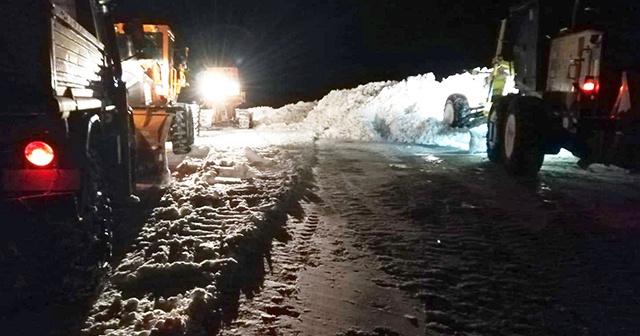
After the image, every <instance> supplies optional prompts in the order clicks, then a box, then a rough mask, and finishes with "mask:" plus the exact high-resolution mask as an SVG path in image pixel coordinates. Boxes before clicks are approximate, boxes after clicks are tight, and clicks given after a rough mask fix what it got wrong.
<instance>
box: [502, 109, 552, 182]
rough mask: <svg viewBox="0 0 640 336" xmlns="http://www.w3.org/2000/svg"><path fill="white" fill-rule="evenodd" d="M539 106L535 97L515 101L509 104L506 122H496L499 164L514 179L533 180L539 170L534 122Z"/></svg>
mask: <svg viewBox="0 0 640 336" xmlns="http://www.w3.org/2000/svg"><path fill="white" fill-rule="evenodd" d="M538 106H539V103H538V101H537V99H536V98H534V97H517V98H515V99H513V100H511V102H510V103H509V107H508V108H507V112H506V113H505V118H503V120H500V118H499V122H498V125H500V129H499V134H498V135H499V144H500V148H501V151H500V154H501V159H502V163H503V164H504V166H505V168H506V169H507V171H508V172H510V173H512V174H514V175H520V176H534V175H536V174H537V173H538V171H540V168H541V167H542V162H543V161H544V153H543V152H542V151H541V150H540V143H541V140H542V139H541V136H540V132H539V130H538V129H537V124H536V120H535V117H536V109H537V107H538Z"/></svg>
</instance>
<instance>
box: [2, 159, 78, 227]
mask: <svg viewBox="0 0 640 336" xmlns="http://www.w3.org/2000/svg"><path fill="white" fill-rule="evenodd" d="M0 174H1V179H0V181H1V182H2V184H1V189H0V216H5V215H7V216H10V217H13V218H15V216H25V215H38V216H43V217H45V218H47V219H50V220H54V221H58V220H63V221H64V220H68V219H75V218H77V217H78V208H77V202H76V196H77V194H78V191H79V190H80V187H81V184H80V181H81V179H80V172H79V171H78V170H62V169H37V170H34V169H15V170H11V169H4V170H2V171H0Z"/></svg>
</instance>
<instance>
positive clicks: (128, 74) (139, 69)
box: [114, 19, 200, 183]
mask: <svg viewBox="0 0 640 336" xmlns="http://www.w3.org/2000/svg"><path fill="white" fill-rule="evenodd" d="M114 26H115V31H116V38H117V42H118V48H119V52H120V54H121V55H122V58H123V60H122V79H123V81H124V82H125V83H126V86H127V93H128V101H129V105H130V106H131V108H132V109H133V113H132V114H133V120H134V124H135V129H136V136H137V143H138V145H139V147H141V149H140V150H139V151H138V154H139V155H138V172H139V174H140V175H141V176H145V177H146V179H147V180H148V182H150V183H166V182H168V180H169V174H168V168H167V165H166V151H165V143H166V142H167V141H170V142H171V144H172V151H173V152H174V153H175V154H188V153H189V152H191V145H193V143H194V139H195V128H194V118H195V119H197V118H198V116H199V113H200V107H199V105H198V104H191V103H185V102H178V97H179V95H180V93H181V91H182V89H183V88H184V87H185V86H187V84H188V83H187V79H186V70H187V57H188V52H189V49H188V48H184V49H183V50H178V49H177V48H176V47H175V44H176V38H175V34H174V33H173V31H172V30H171V28H170V27H169V26H168V25H166V24H150V23H142V22H141V21H140V20H137V19H132V20H130V21H129V22H119V23H116V24H115V25H114Z"/></svg>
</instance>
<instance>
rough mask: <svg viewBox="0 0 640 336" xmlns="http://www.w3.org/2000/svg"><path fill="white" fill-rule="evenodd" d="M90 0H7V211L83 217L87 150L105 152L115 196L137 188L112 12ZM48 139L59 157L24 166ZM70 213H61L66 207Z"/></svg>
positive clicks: (1, 33)
mask: <svg viewBox="0 0 640 336" xmlns="http://www.w3.org/2000/svg"><path fill="white" fill-rule="evenodd" d="M100 6H102V5H100V4H98V3H97V2H95V1H93V0H82V1H81V0H78V1H70V0H58V1H46V0H19V1H18V0H16V1H3V2H2V3H1V4H0V11H1V12H2V13H3V20H2V21H0V43H2V51H0V72H2V74H3V82H2V90H0V92H1V93H0V95H1V97H2V101H1V102H0V130H1V132H0V146H1V147H0V148H1V154H0V155H1V157H0V178H1V188H0V196H1V197H2V205H3V209H4V208H7V207H10V208H11V210H12V211H14V210H16V209H18V210H25V211H27V212H37V210H44V211H45V212H51V213H60V214H61V215H62V216H65V217H71V218H73V217H76V218H77V217H78V216H79V215H81V213H82V209H81V208H80V207H81V206H82V199H81V198H82V197H83V190H85V189H86V188H85V184H86V182H87V177H86V175H87V158H88V152H89V151H91V152H95V153H99V161H100V164H101V165H102V167H103V168H104V171H109V174H108V175H107V174H106V173H105V176H104V177H105V179H108V183H107V184H108V186H109V188H108V190H104V192H105V193H107V195H108V196H109V197H111V198H112V200H113V201H114V202H118V201H121V200H123V199H125V198H126V197H128V196H129V195H131V193H132V188H133V181H132V173H131V171H132V162H131V158H132V156H131V150H132V149H131V146H132V145H133V143H132V141H131V138H130V135H131V134H132V133H131V129H130V125H131V124H130V122H131V117H130V115H129V113H128V110H127V103H126V93H125V91H124V85H123V83H122V82H121V80H120V71H121V70H120V68H119V62H120V60H119V56H118V54H117V48H114V47H115V44H114V42H113V41H114V37H113V31H112V30H109V26H107V25H106V24H105V23H106V22H108V21H110V19H109V17H108V16H107V15H108V14H107V11H104V10H102V9H101V8H100ZM36 140H38V141H44V142H46V143H48V144H50V145H51V147H53V149H54V152H55V158H54V161H53V162H52V163H51V164H49V165H47V166H45V167H35V166H34V165H32V164H30V163H29V162H27V160H26V159H25V155H24V148H25V145H26V144H27V143H29V142H31V141H36ZM62 209H64V210H62Z"/></svg>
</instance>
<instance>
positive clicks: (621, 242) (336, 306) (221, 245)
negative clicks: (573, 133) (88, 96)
mask: <svg viewBox="0 0 640 336" xmlns="http://www.w3.org/2000/svg"><path fill="white" fill-rule="evenodd" d="M483 78H484V77H483V75H482V73H480V74H478V75H470V74H463V75H458V76H452V77H451V78H448V79H446V80H444V81H442V82H437V81H435V79H434V77H433V75H430V74H427V75H421V76H416V77H410V78H408V79H407V80H405V81H401V82H379V83H369V84H366V85H362V86H359V87H357V88H354V89H351V90H336V91H332V92H331V93H329V94H328V95H327V96H326V97H325V98H323V99H321V100H320V101H317V102H300V103H297V104H291V105H287V106H284V107H281V108H278V109H273V108H269V107H263V108H256V109H252V110H251V113H253V114H254V117H255V122H256V125H257V126H258V127H257V128H256V129H253V130H238V129H233V128H225V129H216V130H209V131H205V132H202V134H201V135H202V136H201V137H199V138H198V139H196V144H195V146H194V150H193V152H192V153H191V154H189V155H186V156H184V155H183V156H173V155H170V157H169V159H170V167H171V170H172V172H173V181H172V182H171V184H169V185H168V187H167V188H166V189H164V190H159V189H153V188H152V189H149V190H148V191H149V192H150V193H149V194H148V197H147V199H146V203H143V204H141V205H140V206H138V207H135V208H132V209H129V211H128V212H124V218H123V219H122V220H121V221H120V223H119V225H118V226H116V230H115V231H116V232H115V233H114V238H115V239H116V246H115V247H116V258H115V259H114V261H113V272H112V273H111V274H110V277H109V279H108V281H107V282H106V283H105V284H104V289H103V290H101V291H100V292H99V293H96V294H97V297H95V298H94V299H95V300H91V302H85V301H82V302H79V303H76V304H71V305H64V306H58V305H57V304H56V303H50V302H45V301H38V299H37V298H35V299H32V300H30V302H29V303H28V304H23V305H22V306H23V307H20V309H21V310H20V311H18V312H11V313H6V314H4V316H2V321H3V322H4V323H5V324H6V325H11V327H9V330H18V331H19V332H18V333H17V334H16V335H23V334H38V335H69V334H81V335H83V336H88V335H92V336H93V335H96V336H97V335H112V336H124V335H127V336H129V335H224V336H239V335H349V336H351V335H360V336H370V335H423V334H428V335H440V334H442V335H634V334H637V333H638V331H640V324H639V323H638V322H637V319H636V317H637V316H638V313H640V305H638V304H637V298H638V297H640V296H639V295H640V267H639V266H640V258H638V256H639V255H640V245H638V244H637V242H638V241H639V238H640V227H639V226H638V223H640V212H639V211H638V210H637V206H636V205H637V204H638V201H640V195H638V193H637V190H638V187H640V176H639V175H633V174H628V173H627V172H625V171H624V170H621V169H617V168H612V167H604V166H601V165H594V166H592V167H590V168H589V170H580V169H578V168H577V166H576V165H575V162H576V159H575V158H573V157H571V156H567V155H566V153H562V154H563V155H560V156H557V157H554V156H548V157H547V159H546V161H545V164H544V166H543V168H542V171H541V173H540V174H539V176H538V178H536V179H534V180H520V179H515V178H513V177H512V176H509V175H507V174H506V173H505V172H504V171H503V169H501V168H500V167H498V166H496V165H494V164H491V163H489V162H488V161H487V159H486V155H485V154H484V153H477V154H476V150H477V149H478V148H474V146H473V145H472V143H475V144H480V145H481V144H483V143H484V139H483V134H486V128H485V129H483V128H482V127H479V128H477V129H473V130H467V129H451V128H449V127H447V126H445V125H443V124H442V123H441V122H440V120H439V117H440V116H441V109H442V106H443V101H442V100H444V99H445V98H446V96H447V94H449V93H451V90H453V89H457V88H460V87H465V86H466V87H475V88H476V91H477V92H481V91H482V86H483V84H482V81H483ZM445 146H446V147H445ZM480 147H482V146H480ZM154 195H156V196H157V197H153V196H154ZM38 237H39V238H40V240H42V241H44V242H46V243H47V244H50V245H56V246H57V245H60V242H63V241H64V237H60V239H57V238H55V237H54V239H50V238H49V237H48V236H42V237H40V236H38ZM52 237H53V236H52ZM47 246H48V245H47ZM48 251H49V250H48V249H42V251H40V253H43V254H46V253H48ZM51 257H52V258H54V259H55V256H51ZM5 259H6V258H5ZM43 262H44V261H43ZM14 264H20V260H18V259H16V262H14ZM32 268H34V267H32ZM8 276H14V275H11V274H9V275H8ZM18 276H20V275H19V274H18ZM42 276H43V277H45V276H46V274H43V275H42ZM66 276H69V277H71V278H73V277H74V275H73V274H72V275H66ZM75 276H76V277H79V276H78V275H75ZM7 293H10V294H12V295H11V299H12V300H14V301H9V300H7V299H6V298H3V299H5V300H3V301H2V303H3V306H8V307H12V306H13V304H14V303H16V304H18V305H21V303H22V302H21V300H23V299H24V298H23V297H21V296H20V295H19V294H18V293H17V292H13V291H11V290H8V291H7ZM35 317H38V319H36V320H34V318H35ZM29 321H35V322H36V323H33V322H31V323H30V322H29ZM16 326H17V327H16Z"/></svg>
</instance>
